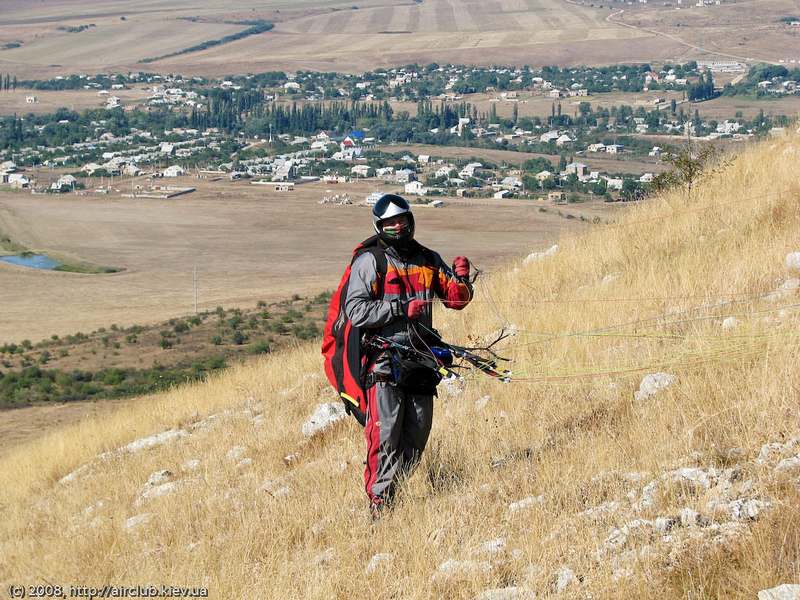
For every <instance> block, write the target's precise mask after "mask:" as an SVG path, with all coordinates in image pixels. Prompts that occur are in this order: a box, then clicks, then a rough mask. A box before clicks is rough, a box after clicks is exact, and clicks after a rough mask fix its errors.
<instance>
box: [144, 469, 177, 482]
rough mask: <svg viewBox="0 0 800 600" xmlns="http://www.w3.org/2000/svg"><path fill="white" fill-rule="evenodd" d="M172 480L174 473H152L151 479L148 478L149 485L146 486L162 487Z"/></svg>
mask: <svg viewBox="0 0 800 600" xmlns="http://www.w3.org/2000/svg"><path fill="white" fill-rule="evenodd" d="M170 479H172V471H168V470H167V469H164V470H163V471H156V472H154V473H151V474H150V477H148V478H147V483H145V485H150V486H153V485H160V484H162V483H166V482H167V481H169V480H170Z"/></svg>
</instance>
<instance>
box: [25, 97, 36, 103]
mask: <svg viewBox="0 0 800 600" xmlns="http://www.w3.org/2000/svg"><path fill="white" fill-rule="evenodd" d="M25 103H26V104H36V96H25Z"/></svg>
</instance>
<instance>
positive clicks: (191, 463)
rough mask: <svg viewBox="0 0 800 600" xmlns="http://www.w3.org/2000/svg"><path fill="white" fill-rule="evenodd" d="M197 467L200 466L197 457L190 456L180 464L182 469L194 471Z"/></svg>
mask: <svg viewBox="0 0 800 600" xmlns="http://www.w3.org/2000/svg"><path fill="white" fill-rule="evenodd" d="M199 467H200V459H199V458H190V459H189V460H187V461H186V462H184V463H183V464H182V465H181V469H183V470H184V471H194V470H196V469H197V468H199Z"/></svg>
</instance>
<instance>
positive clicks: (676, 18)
mask: <svg viewBox="0 0 800 600" xmlns="http://www.w3.org/2000/svg"><path fill="white" fill-rule="evenodd" d="M690 4H691V3H690ZM797 9H798V6H797V2H795V1H793V0H742V1H738V2H723V3H722V4H721V5H719V6H717V5H714V6H703V7H697V6H689V7H686V8H682V9H681V10H676V9H675V8H674V7H661V6H656V4H655V3H653V4H652V5H651V6H648V7H647V8H636V7H631V8H630V9H626V10H624V11H617V12H615V14H614V15H613V16H611V17H610V18H609V20H610V21H612V22H614V23H617V24H618V25H622V26H626V27H628V28H630V29H631V30H632V31H635V32H637V33H640V34H644V33H657V34H658V35H659V37H660V38H661V39H663V40H670V41H680V42H681V43H683V44H684V48H685V50H686V52H687V53H689V54H693V55H695V56H697V55H702V54H707V55H714V54H715V55H716V56H717V59H718V60H740V61H747V62H753V61H755V62H768V63H770V62H771V63H779V62H780V61H785V62H787V63H789V62H790V61H792V60H795V61H797V60H800V33H799V32H798V31H797V30H796V29H792V28H791V27H788V26H787V25H786V24H784V23H780V22H779V19H780V18H781V17H785V16H789V15H794V14H795V13H797Z"/></svg>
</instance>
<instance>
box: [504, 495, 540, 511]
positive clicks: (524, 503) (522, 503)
mask: <svg viewBox="0 0 800 600" xmlns="http://www.w3.org/2000/svg"><path fill="white" fill-rule="evenodd" d="M543 502H544V496H528V497H527V498H523V499H522V500H517V501H516V502H512V503H511V504H509V505H508V512H510V513H515V512H519V511H521V510H525V509H526V508H530V507H531V506H536V505H538V504H542V503H543Z"/></svg>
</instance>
